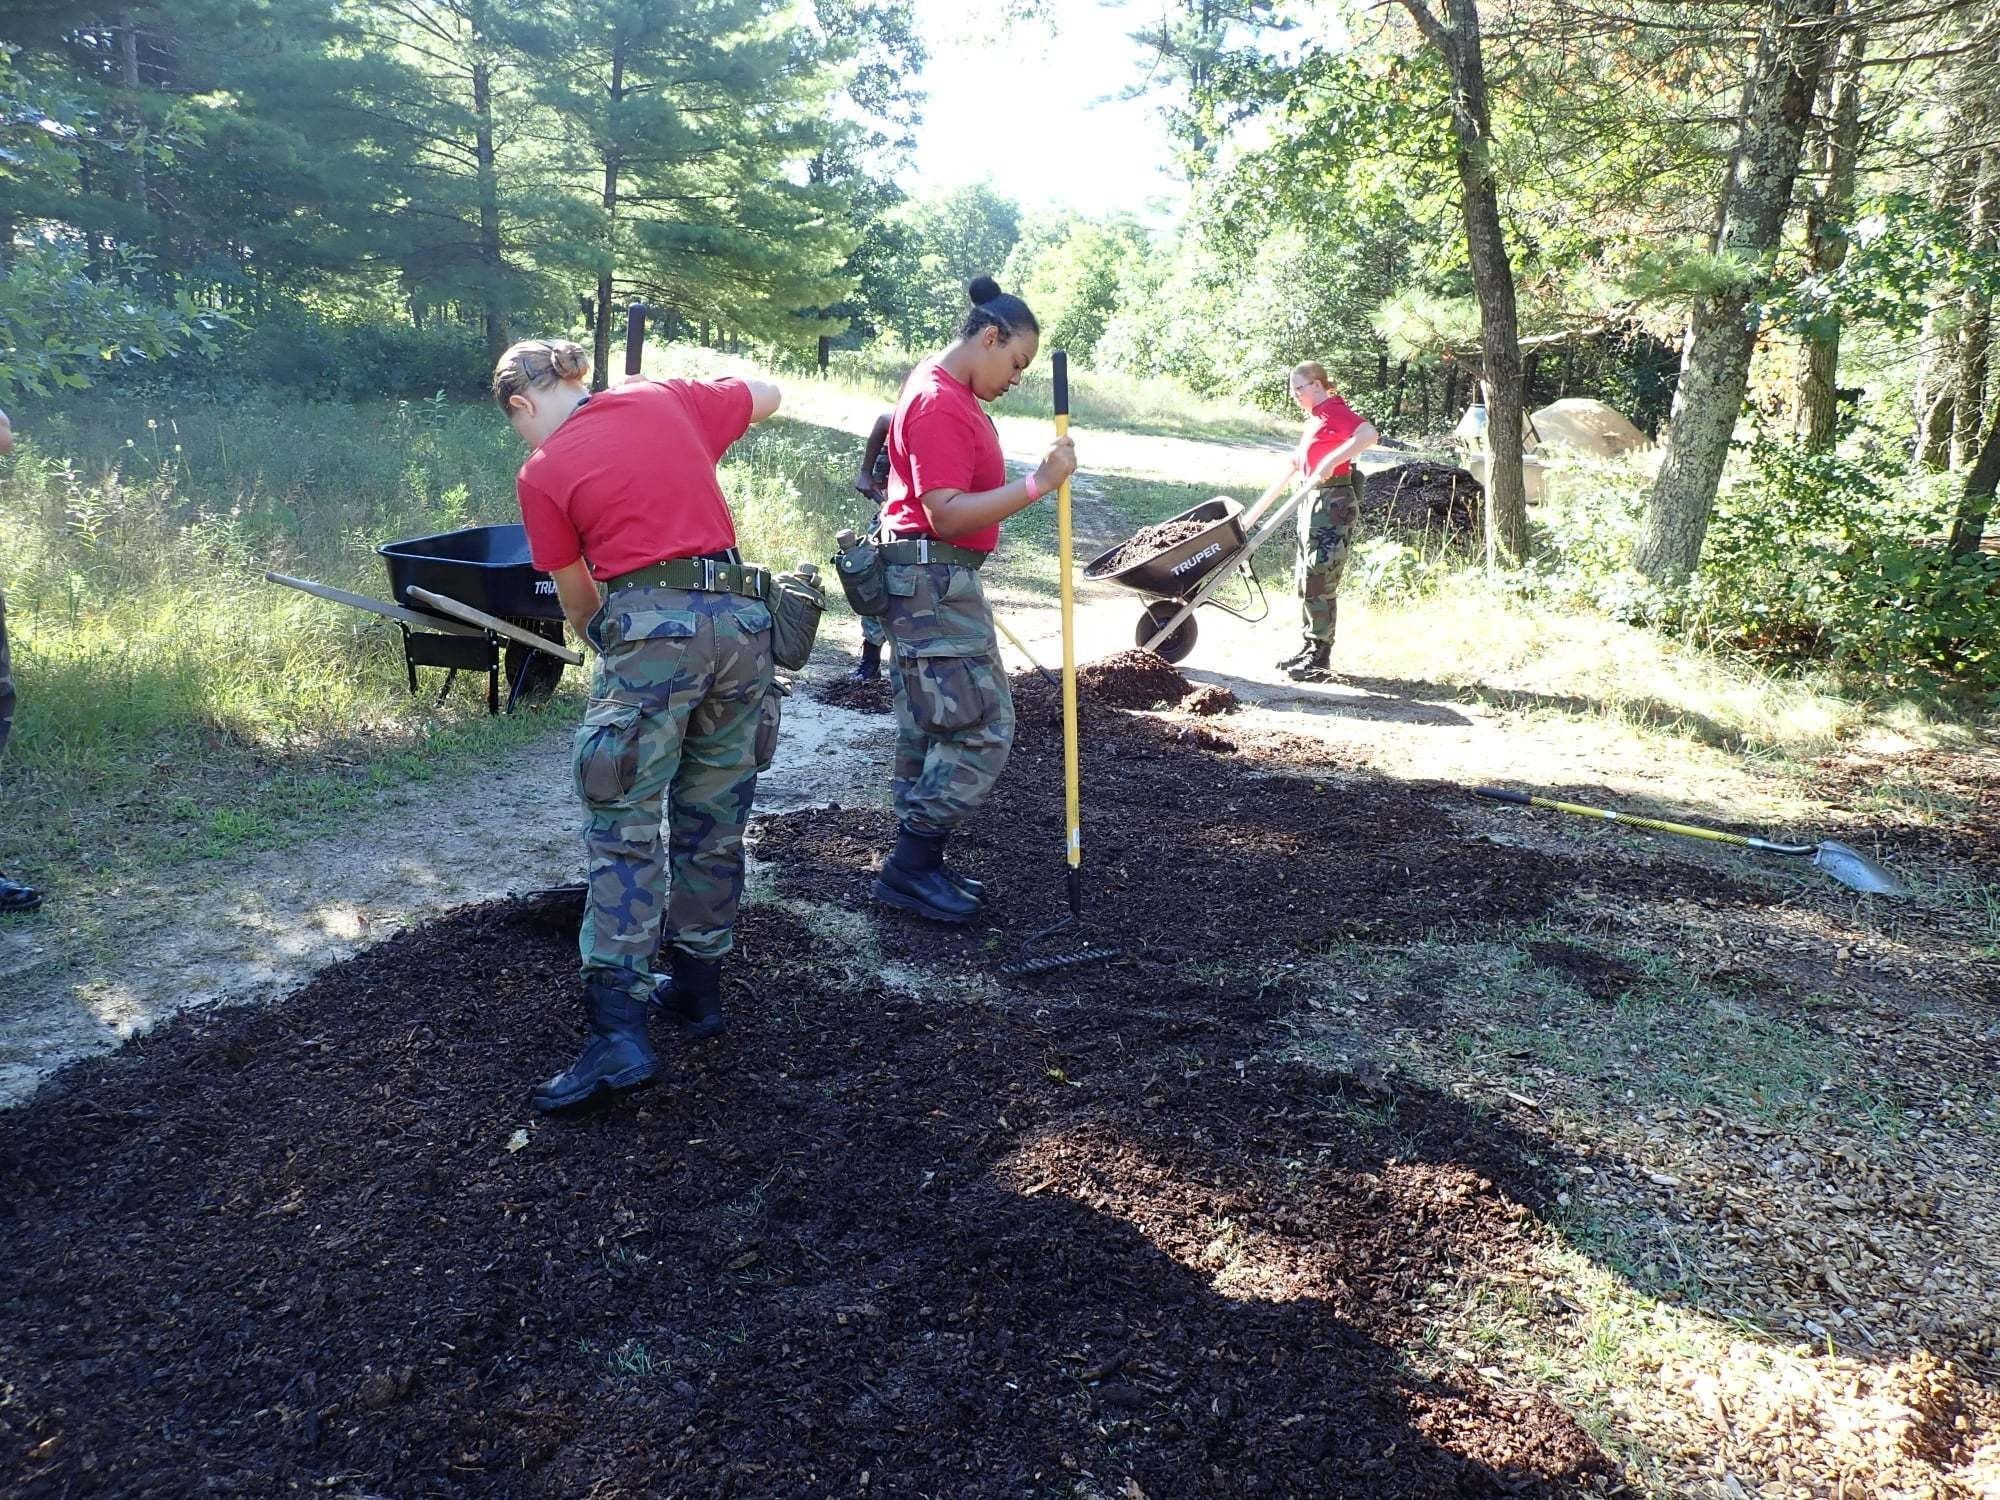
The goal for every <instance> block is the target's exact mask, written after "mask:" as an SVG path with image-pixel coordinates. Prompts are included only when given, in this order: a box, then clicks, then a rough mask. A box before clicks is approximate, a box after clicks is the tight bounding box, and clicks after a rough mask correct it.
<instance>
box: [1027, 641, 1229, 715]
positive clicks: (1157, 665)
mask: <svg viewBox="0 0 2000 1500" xmlns="http://www.w3.org/2000/svg"><path fill="white" fill-rule="evenodd" d="M1076 685H1077V690H1078V691H1079V692H1081V693H1087V694H1089V695H1090V696H1091V697H1092V698H1095V699H1096V700H1097V701H1098V702H1099V703H1103V704H1108V705H1109V706H1110V707H1112V708H1158V707H1160V706H1161V705H1163V704H1175V703H1179V702H1180V701H1181V699H1183V698H1185V697H1186V696H1187V695H1188V694H1189V693H1190V692H1192V691H1193V690H1194V684H1193V683H1191V682H1189V681H1188V680H1187V679H1186V678H1185V677H1183V676H1181V674H1180V672H1179V671H1177V670H1176V669H1175V667H1174V666H1173V664H1172V663H1171V662H1169V661H1168V660H1167V659H1166V658H1165V657H1164V656H1159V655H1156V654H1154V653H1153V652H1151V651H1120V652H1118V653H1117V654H1116V655H1115V656H1105V657H1100V658H1099V659H1098V660H1096V661H1092V662H1085V663H1084V664H1083V665H1082V666H1080V667H1078V668H1077V669H1076ZM1042 686H1044V687H1046V684H1042Z"/></svg>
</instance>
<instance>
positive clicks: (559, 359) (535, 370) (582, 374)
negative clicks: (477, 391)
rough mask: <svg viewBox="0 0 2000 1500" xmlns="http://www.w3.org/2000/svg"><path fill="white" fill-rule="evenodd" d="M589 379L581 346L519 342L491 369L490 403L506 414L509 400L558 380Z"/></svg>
mask: <svg viewBox="0 0 2000 1500" xmlns="http://www.w3.org/2000/svg"><path fill="white" fill-rule="evenodd" d="M589 378H590V354H589V351H587V350H586V349H585V348H584V347H583V345H581V344H574V343H571V342H570V341H569V340H568V339H522V340H521V342H520V343H518V344H512V345H509V346H508V349H507V352H506V353H505V354H502V355H501V356H500V362H499V363H498V364H496V365H495V366H494V367H493V399H494V400H495V401H498V402H499V403H500V409H501V410H502V411H506V410H507V409H508V406H507V403H508V401H509V400H510V399H511V398H512V397H515V396H519V395H523V394H525V393H526V392H528V391H530V390H541V389H542V388H543V387H545V386H551V385H554V384H556V383H557V382H558V381H562V380H587V379H589Z"/></svg>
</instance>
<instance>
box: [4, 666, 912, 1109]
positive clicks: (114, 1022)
mask: <svg viewBox="0 0 2000 1500" xmlns="http://www.w3.org/2000/svg"><path fill="white" fill-rule="evenodd" d="M891 735H892V731H890V730H889V729H887V728H886V727H885V726H884V725H883V723H882V722H881V721H880V720H876V719H870V718H869V717H867V716H865V715H860V714H852V713H848V712H845V711H843V710H841V709H838V708H832V707H829V706H827V705H825V704H822V703H819V702H816V701H815V700H814V699H812V698H811V697H810V696H808V695H806V694H803V693H801V694H799V695H797V696H795V697H794V698H793V699H792V700H791V702H790V703H789V705H788V711H787V715H786V722H785V736H784V741H783V745H782V748H781V751H780V754H779V758H778V761H777V763H776V764H775V765H773V766H772V768H771V770H770V771H769V772H767V773H766V774H765V776H764V777H763V778H762V780H761V781H760V783H759V785H758V790H757V800H758V808H759V811H760V812H763V813H771V812H779V811H783V810H785V809H787V808H793V807H800V806H805V805H809V804H812V805H816V804H818V803H821V802H823V801H825V800H826V797H827V788H829V787H838V788H843V789H844V788H849V787H854V788H859V787H864V786H867V785H871V784H873V783H874V782H875V781H876V780H878V779H879V778H878V776H877V768H878V767H879V766H881V765H884V764H886V762H887V758H888V753H889V752H888V749H887V746H888V743H889V740H890V738H891ZM569 757H570V742H569V736H568V735H566V734H563V733H561V732H559V731H554V730H552V732H551V733H550V734H549V735H548V736H547V737H546V738H545V739H543V740H541V741H540V742H538V743H536V744H533V745H531V746H529V747H528V748H526V749H524V750H521V751H520V752H518V753H517V754H516V755H514V756H513V757H512V758H511V759H510V760H509V761H508V762H507V763H506V764H504V765H501V766H497V767H493V768H491V769H488V770H485V771H483V772H481V773H479V774H477V775H475V776H473V777H471V778H469V779H467V780H465V781H463V782H460V783H457V784H455V785H450V786H446V787H443V788H440V787H438V786H436V785H415V786H406V787H403V788H400V789H398V790H397V791H395V792H393V793H390V794H389V795H387V796H386V797H385V798H384V800H383V802H382V803H381V804H380V805H379V806H377V807H376V808H375V809H374V810H373V811H372V812H371V813H369V814H368V815H367V816H365V817H363V818H360V819H358V820H356V821H355V822H353V823H351V824H348V825H346V826H344V827H342V828H341V829H340V830H339V831H338V832H337V833H334V834H331V835H328V836H326V837H322V838H317V839H313V840H311V841H309V842H306V843H302V844H295V845H292V846H289V847H287V848H284V849H280V850H275V851H272V852H270V853H268V854H265V855H262V856H259V857H257V858H255V859H251V860H249V861H247V862H245V863H242V864H224V863H221V862H216V861H203V862H194V863H190V864H189V865H187V866H185V867H183V868H182V869H180V870H178V871H176V872H174V873H173V874H172V876H171V877H169V878H167V879H164V880H162V882H161V883H160V885H159V886H158V887H156V888H154V889H150V890H140V889H135V888H133V887H131V886H127V887H125V888H123V889H122V890H117V891H112V892H109V893H107V894H106V895H105V896H104V897H103V898H101V909H96V910H86V911H80V912H71V913H65V914H62V915H61V917H60V920H61V922H62V923H63V925H62V926H60V927H56V928H55V929H54V930H51V925H52V924H51V925H36V926H28V925H21V924H16V925H13V926H10V927H7V928H0V976H4V977H0V1107H3V1106H5V1105H7V1104H12V1103H17V1102H19V1101H20V1100H22V1099H25V1098H26V1097H27V1096H28V1095H29V1094H30V1093H32V1092H33V1090H34V1088H35V1086H36V1085H37V1084H38V1083H39V1082H40V1081H41V1080H42V1079H43V1078H44V1077H46V1076H47V1075H48V1074H49V1073H50V1072H51V1071H53V1070H54V1069H55V1068H57V1067H59V1066H60V1065H61V1064H62V1063H64V1062H66V1061H68V1060H69V1059H70V1058H72V1057H79V1056H87V1055H89V1054H91V1053H94V1052H99V1051H103V1050H104V1049H106V1048H108V1047H114V1046H116V1045H117V1044H118V1043H119V1042H120V1041H122V1040H123V1039H125V1038H126V1037H129V1036H132V1035H135V1034H137V1033H139V1032H143V1031H147V1030H149V1029H151V1028H152V1027H153V1026H154V1025H156V1024H157V1023H158V1022H160V1021H161V1020H164V1019H165V1018H166V1017H168V1016H171V1015H173V1014H174V1013H175V1012H177V1011H180V1010H183V1009H187V1008H189V1007H196V1006H207V1005H220V1004H228V1003H232V1002H244V1001H264V1000H276V999H280V998H282V997H284V996H285V995H288V994H290V993H291V992H292V991H293V990H295V989H297V988H298V987H299V985H300V984H302V983H304V982H305V980H306V979H307V978H308V977H309V976H311V975H312V974H313V973H314V972H316V971H317V970H319V969H321V968H324V967H325V966H326V965H327V964H330V963H334V962H337V961H338V960H340V959H343V958H346V957H349V956H351V955H352V954H354V953H355V952H357V951H359V950H360V949H362V948H365V947H368V946H369V945H371V944H373V943H376V942H379V941H381V940H382V939H383V938H385V937H388V936H390V935H391V934H393V933H396V932H398V931H401V930H402V929H404V928H406V927H410V926H412V925H414V924H416V923H418V922H422V921H425V920H427V919H429V918H431V917H434V916H436V915H438V914H439V913H440V912H443V911H446V910H449V909H450V908H452V907H455V906H462V905H466V904H468V903H473V902H479V901H486V900H490V899H492V898H493V897H496V896H504V895H506V894H507V893H508V892H510V891H526V890H532V889H535V888H537V887H540V886H547V885H556V884H561V883H563V882H565V881H570V880H575V879H577V878H578V875H579V872H580V870H581V868H582V846H581V844H580V842H579V840H578V837H577V833H576V827H577V811H576V800H575V794H574V792H573V791H572V789H571V785H570V769H569ZM107 929H108V930H111V931H114V932H115V933H116V937H115V940H113V941H109V942H105V943H97V944H93V943H90V942H89V941H88V940H86V939H83V938H82V937H81V936H80V934H82V933H86V932H92V931H102V930H107Z"/></svg>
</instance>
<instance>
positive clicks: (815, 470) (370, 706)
mask: <svg viewBox="0 0 2000 1500" xmlns="http://www.w3.org/2000/svg"><path fill="white" fill-rule="evenodd" d="M15 416H16V430H17V434H18V436H19V438H20V441H19V443H18V444H17V447H16V450H15V453H14V455H13V456H12V457H11V458H9V459H6V460H0V587H4V588H5V589H6V593H7V605H8V627H9V634H10V637H11V641H12V646H13V652H14V667H15V675H16V679H17V682H18V684H19V687H20V691H21V706H20V711H19V716H18V718H17V720H16V723H15V729H14V737H13V739H12V741H11V742H10V744H9V748H8V755H7V761H6V765H5V773H4V774H5V776H6V784H7V796H8V800H9V802H10V803H11V804H13V806H15V807H18V808H19V809H21V811H22V814H23V815H22V816H19V817H10V818H9V819H8V820H7V827H6V830H5V833H4V835H0V869H6V870H9V871H13V872H17V873H22V874H25V875H28V876H32V877H34V878H36V879H38V880H40V881H42V882H44V883H51V884H54V885H55V886H57V887H58V888H59V889H64V890H66V891H67V892H69V893H71V894H74V893H75V892H77V891H78V890H80V889H83V888H87V887H90V886H92V885H95V884H97V883H100V882H104V881H107V880H112V879H115V878H117V877H118V876H119V875H120V874H121V873H122V872H126V871H130V870H134V869H144V868H149V867H158V866H160V865H162V864H163V863H165V862H168V861H173V860H178V859H182V858H185V857H186V856H187V855H188V854H189V853H190V852H192V853H195V854H199V855H210V856H228V855H231V854H235V853H239V852H241V851H244V850H247V849H252V848H261V847H266V846H269V845H271V844H274V843H282V842H285V841H286V840H288V839H291V838H294V837H297V836H299V835H301V834H303V833H306V832H310V831H312V830H314V829H317V828H321V827H325V826H327V825H328V824H329V823H331V822H332V821H333V820H334V819H337V818H339V817H342V816H345V815H348V814H351V813H352V812H354V811H356V810H357V809H359V808H361V807H363V806H365V805H367V804H368V803H369V801H370V800H371V799H372V797H373V795H374V794H375V793H377V792H379V791H380V790H381V789H382V788H384V787H385V786H390V785H395V784H397V783H400V782H405V781H409V780H415V779H426V778H431V777H442V776H452V775H457V774H463V773H468V772H470V771H472V770H474V769H476V768H477V767H478V766H480V765H483V764H487V763H490V762H491V761H492V760H493V759H494V758H495V757H496V756H499V755H503V754H505V753H506V752H507V751H508V750H509V749H511V748H513V747H516V746H518V745H520V744H522V743H524V742H528V741H531V740H534V739H536V738H537V737H539V736H543V735H547V734H551V733H557V732H560V731H561V730H562V728H563V727H564V726H565V725H566V724H567V723H569V722H572V721H573V718H574V709H575V705H576V702H577V699H578V696H579V695H580V693H581V691H582V688H583V679H582V677H581V674H580V673H579V672H577V671H575V670H571V671H569V672H567V673H566V674H565V677H564V687H563V689H562V692H561V694H560V695H559V696H558V698H557V700H556V702H555V703H554V704H552V705H551V706H550V708H549V709H548V710H546V711H544V712H542V713H539V714H533V713H527V714H518V715H514V716H511V717H502V718H500V719H498V720H493V719H489V717H488V716H487V714H486V712H485V700H484V680H483V678H478V679H468V678H465V677H462V678H461V679H460V681H459V683H458V684H457V686H456V687H455V688H454V690H453V692H452V694H451V696H450V698H449V699H448V700H447V701H446V702H445V703H444V704H443V705H442V706H436V705H435V704H434V702H433V699H434V697H435V694H436V692H437V690H438V688H439V686H440V685H441V683H442V681H443V675H442V674H441V673H440V672H438V671H436V670H435V669H426V670H424V671H423V672H422V673H421V674H420V685H421V687H422V689H423V691H422V693H421V695H420V696H417V697H414V698H413V697H412V696H411V695H410V694H409V693H408V691H407V689H406V685H405V681H404V669H403V662H402V649H401V644H400V637H399V635H398V632H397V631H396V629H395V628H394V627H393V626H391V625H389V624H387V623H386V622H383V621H380V620H377V619H375V618H374V617H373V616H369V615H366V614H364V613H362V612H359V611H356V610H352V609H348V608H345V607H343V606H340V605H337V604H333V603H329V602H325V601H322V600H317V599H312V598H309V597H307V596H305V595H302V594H299V593H297V592H295V591H292V590H288V589H284V588H281V587H278V586H276V585H273V584H269V583H266V582H265V581H264V578H263V573H264V571H265V570H266V569H274V570H276V571H279V572H285V573H290V574H295V575H299V576H303V577H307V578H313V579H317V580H319V581H321V582H325V583H331V584H334V585H336V586H339V587H343V588H348V589H352V590H354V591H356V592H359V593H363V594H367V595H370V596H372V597H375V598H382V597H384V596H385V595H386V592H387V589H386V580H385V578H384V576H383V572H382V564H381V561H380V559H379V558H377V557H376V555H375V550H374V549H375V547H376V546H377V545H378V544H379V543H381V542H383V541H386V540H390V539H392V538H395V537H399V536H410V535H420V534H423V533H425V532H429V531H437V530H444V529H450V528H453V527H458V526H465V525H472V524H478V523H483V522H498V521H510V520H514V519H517V517H518V511H517V510H516V508H515V501H514V489H513V476H514V471H515V469H516V468H517V467H518V465H519V463H520V460H521V456H522V454H521V449H520V445H519V442H518V440H517V439H516V438H515V437H514V435H513V434H512V433H511V432H510V431H509V430H508V429H507V427H506V425H505V424H504V423H503V422H501V421H500V419H499V418H498V416H497V414H496V413H495V412H494V411H493V410H492V408H491V407H490V406H487V405H484V404H451V403H433V402H415V403H412V402H389V401H384V402H374V403H361V404H354V405H349V404H343V403H337V402H321V403H301V402H298V401H295V400H291V399H288V398H281V397H277V396H273V395H260V394H255V393H252V394H250V395H247V396H244V397H241V398H239V399H236V400H233V401H229V402H220V401H214V400H206V399H203V400H192V399H186V398H178V397H172V396H170V395H169V394H167V393H156V394H145V393H129V392H128V393H103V392H97V393H91V394H89V395H88V396H84V397H76V398H72V399H68V400H64V401H58V402H48V403H41V404H38V405H34V406H30V407H29V408H26V409H24V410H22V411H19V412H17V413H15ZM855 442H856V439H855V438H854V435H852V434H849V433H844V432H835V431H832V430H830V429H826V428H821V427H816V426H812V425H810V424H807V423H799V422H779V423H775V424H772V426H770V427H769V428H760V429H759V430H757V431H756V432H754V433H753V434H752V435H751V436H750V438H749V439H748V440H746V441H745V442H744V443H743V444H741V445H739V447H738V448H737V450H735V452H734V453H733V454H732V455H731V458H730V460H729V462H727V463H726V464H725V465H724V467H723V483H724V488H725V490H726V491H727V492H728V493H729V494H730V496H731V499H732V502H733V504H734V506H735V508H736V512H737V516H738V520H739V523H740V531H741V536H742V541H743V545H744V547H745V550H746V551H747V552H748V553H749V554H751V555H753V556H757V557H760V558H764V559H767V560H771V561H774V562H777V563H780V564H781V565H789V564H791V563H794V562H797V561H800V560H803V559H808V558H823V557H825V556H826V554H827V553H828V552H829V551H830V538H831V536H832V534H833V532H834V531H836V530H838V529H839V527H840V526H842V525H848V524H852V523H853V522H854V521H856V520H857V519H863V518H864V517H865V508H864V507H863V506H862V505H861V504H860V503H859V502H858V501H857V500H856V499H855V498H854V497H853V496H852V494H851V492H850V491H849V490H848V489H847V488H846V485H847V479H848V476H849V475H851V473H852V465H853V462H854V452H855Z"/></svg>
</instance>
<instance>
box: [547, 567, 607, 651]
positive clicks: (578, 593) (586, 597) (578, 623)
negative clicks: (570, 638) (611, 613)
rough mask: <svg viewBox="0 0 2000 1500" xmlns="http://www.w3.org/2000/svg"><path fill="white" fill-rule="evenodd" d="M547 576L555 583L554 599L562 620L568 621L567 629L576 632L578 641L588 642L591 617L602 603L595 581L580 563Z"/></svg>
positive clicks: (587, 569) (602, 598) (559, 569)
mask: <svg viewBox="0 0 2000 1500" xmlns="http://www.w3.org/2000/svg"><path fill="white" fill-rule="evenodd" d="M549 576H550V577H552V578H553V579H555V581H556V599H557V600H558V601H559V602H560V603H561V604H562V611H563V618H564V619H566V620H568V621H569V628H570V629H571V630H574V631H575V632H576V638H577V639H578V640H580V641H588V640H589V639H590V636H589V635H588V634H587V633H586V632H587V628H588V626H589V625H590V621H591V617H592V616H593V615H595V614H596V613H597V611H598V608H599V606H600V605H602V604H603V602H604V597H603V595H601V594H600V593H599V592H598V591H597V580H596V579H595V578H592V577H591V576H590V569H589V567H588V565H586V564H585V563H583V562H581V561H579V562H574V563H571V564H570V565H569V566H568V567H567V568H558V569H556V571H555V572H554V573H552V574H550V575H549Z"/></svg>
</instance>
